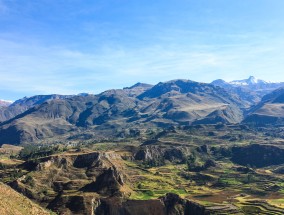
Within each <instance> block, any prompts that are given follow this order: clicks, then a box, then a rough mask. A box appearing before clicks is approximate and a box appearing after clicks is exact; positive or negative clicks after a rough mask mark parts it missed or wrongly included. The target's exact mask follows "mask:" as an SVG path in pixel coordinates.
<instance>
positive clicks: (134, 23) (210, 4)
mask: <svg viewBox="0 0 284 215" xmlns="http://www.w3.org/2000/svg"><path fill="white" fill-rule="evenodd" d="M283 8H284V1H283V0H155V1H153V0H32V1H23V0H0V77H1V84H0V98H1V99H5V100H16V99H19V98H22V97H24V96H32V95H38V94H53V93H57V94H78V93H82V92H86V93H94V94H96V93H100V92H102V91H104V90H107V89H113V88H123V87H127V86H131V85H133V84H135V83H137V82H145V83H150V84H156V83H158V82H161V81H168V80H172V79H179V78H182V79H190V80H195V81H200V82H211V81H213V80H215V79H219V78H221V79H224V80H227V81H230V80H238V79H245V78H248V77H249V76H250V75H253V76H255V77H257V78H260V79H264V80H269V81H284V72H283V71H284V39H283V38H284V13H283Z"/></svg>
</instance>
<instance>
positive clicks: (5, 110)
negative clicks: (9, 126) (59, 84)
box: [0, 94, 72, 122]
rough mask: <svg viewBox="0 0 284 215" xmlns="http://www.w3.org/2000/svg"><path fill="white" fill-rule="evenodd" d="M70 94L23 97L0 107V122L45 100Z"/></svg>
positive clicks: (63, 97) (62, 97) (61, 97)
mask: <svg viewBox="0 0 284 215" xmlns="http://www.w3.org/2000/svg"><path fill="white" fill-rule="evenodd" d="M69 97H72V96H65V95H56V94H53V95H36V96H32V97H24V98H22V99H19V100H17V101H15V102H14V103H12V104H10V105H9V106H7V105H6V106H5V107H1V108H0V122H5V121H7V120H9V119H12V118H13V117H15V116H17V115H19V114H21V113H23V112H25V111H27V110H28V109H30V108H32V107H35V106H36V105H40V104H42V103H44V102H46V101H50V100H53V99H65V98H69Z"/></svg>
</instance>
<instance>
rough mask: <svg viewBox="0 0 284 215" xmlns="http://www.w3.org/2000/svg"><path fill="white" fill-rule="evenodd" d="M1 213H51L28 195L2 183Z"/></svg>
mask: <svg viewBox="0 0 284 215" xmlns="http://www.w3.org/2000/svg"><path fill="white" fill-rule="evenodd" d="M0 214H3V215H4V214H6V215H9V214H11V215H27V214H31V215H50V213H49V212H48V211H47V210H45V209H43V208H41V207H40V206H38V205H37V204H35V203H33V202H32V201H31V200H29V199H28V198H27V197H24V196H23V195H21V194H19V193H17V192H16V191H14V190H13V189H12V188H10V187H8V186H7V185H5V184H3V183H0Z"/></svg>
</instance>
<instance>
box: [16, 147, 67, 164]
mask: <svg viewBox="0 0 284 215" xmlns="http://www.w3.org/2000/svg"><path fill="white" fill-rule="evenodd" d="M66 150H67V149H66V148H65V147H60V146H59V145H57V146H52V145H51V146H38V145H27V146H25V147H24V148H23V149H22V150H21V151H20V153H19V155H18V157H19V159H22V160H30V159H35V158H41V157H46V156H50V155H52V154H55V153H58V152H63V151H66Z"/></svg>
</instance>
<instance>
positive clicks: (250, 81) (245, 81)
mask: <svg viewBox="0 0 284 215" xmlns="http://www.w3.org/2000/svg"><path fill="white" fill-rule="evenodd" d="M259 83H267V82H266V81H263V80H260V79H257V78H255V77H254V76H250V77H249V78H248V79H243V80H236V81H231V82H229V84H232V85H242V86H244V85H254V84H259Z"/></svg>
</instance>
